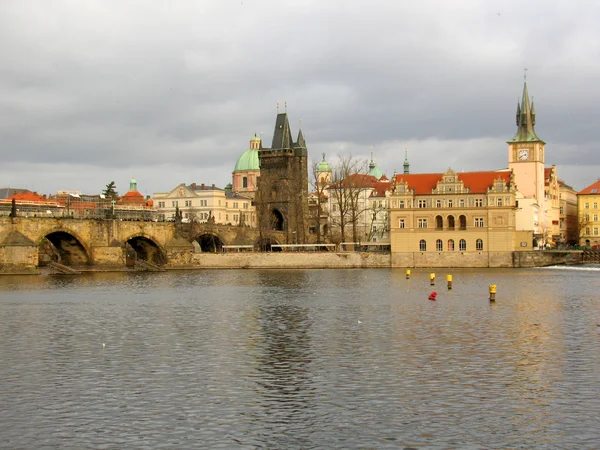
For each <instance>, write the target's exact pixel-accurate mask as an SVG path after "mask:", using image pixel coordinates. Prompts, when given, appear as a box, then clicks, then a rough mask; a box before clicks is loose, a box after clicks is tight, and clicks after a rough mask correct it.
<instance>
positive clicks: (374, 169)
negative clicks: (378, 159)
mask: <svg viewBox="0 0 600 450" xmlns="http://www.w3.org/2000/svg"><path fill="white" fill-rule="evenodd" d="M369 175H373V176H374V177H375V178H377V179H378V180H379V179H380V178H381V177H382V176H383V172H382V171H381V170H379V167H377V166H376V165H375V163H374V162H373V160H371V163H370V164H369Z"/></svg>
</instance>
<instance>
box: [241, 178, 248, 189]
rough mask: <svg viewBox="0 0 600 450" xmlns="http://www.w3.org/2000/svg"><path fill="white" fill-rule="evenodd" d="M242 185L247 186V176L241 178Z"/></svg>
mask: <svg viewBox="0 0 600 450" xmlns="http://www.w3.org/2000/svg"><path fill="white" fill-rule="evenodd" d="M242 187H244V188H247V187H248V177H244V178H242Z"/></svg>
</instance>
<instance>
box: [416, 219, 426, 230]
mask: <svg viewBox="0 0 600 450" xmlns="http://www.w3.org/2000/svg"><path fill="white" fill-rule="evenodd" d="M417 224H418V227H419V228H427V219H419V220H418V222H417Z"/></svg>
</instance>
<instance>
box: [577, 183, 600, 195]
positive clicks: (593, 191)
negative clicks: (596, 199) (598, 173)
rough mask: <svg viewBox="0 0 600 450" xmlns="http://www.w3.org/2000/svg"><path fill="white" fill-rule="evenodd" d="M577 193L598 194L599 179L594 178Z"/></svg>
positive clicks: (599, 192)
mask: <svg viewBox="0 0 600 450" xmlns="http://www.w3.org/2000/svg"><path fill="white" fill-rule="evenodd" d="M578 194H600V180H596V181H595V182H594V183H592V184H590V185H589V186H588V187H586V188H585V189H583V190H582V191H579V192H578Z"/></svg>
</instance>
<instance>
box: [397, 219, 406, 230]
mask: <svg viewBox="0 0 600 450" xmlns="http://www.w3.org/2000/svg"><path fill="white" fill-rule="evenodd" d="M398 228H405V223H404V219H398Z"/></svg>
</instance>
